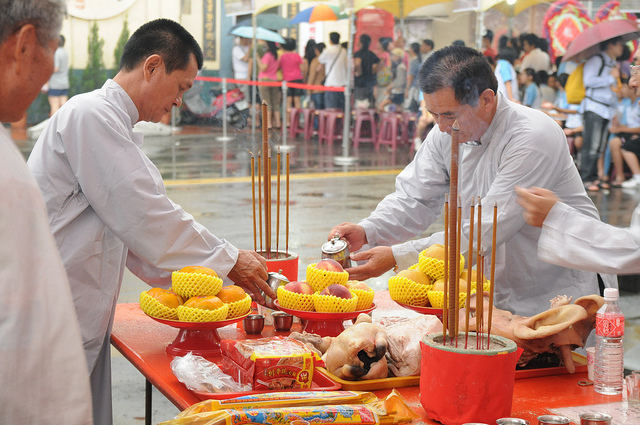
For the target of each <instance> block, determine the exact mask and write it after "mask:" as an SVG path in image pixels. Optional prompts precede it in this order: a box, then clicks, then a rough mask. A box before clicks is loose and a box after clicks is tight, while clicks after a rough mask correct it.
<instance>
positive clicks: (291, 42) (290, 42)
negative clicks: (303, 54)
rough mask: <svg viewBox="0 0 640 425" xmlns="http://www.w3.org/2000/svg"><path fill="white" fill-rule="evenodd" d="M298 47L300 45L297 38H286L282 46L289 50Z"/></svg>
mask: <svg viewBox="0 0 640 425" xmlns="http://www.w3.org/2000/svg"><path fill="white" fill-rule="evenodd" d="M296 47H298V43H297V42H296V39H295V38H285V39H284V44H283V45H282V48H283V49H284V50H286V51H287V52H293V51H294V50H296Z"/></svg>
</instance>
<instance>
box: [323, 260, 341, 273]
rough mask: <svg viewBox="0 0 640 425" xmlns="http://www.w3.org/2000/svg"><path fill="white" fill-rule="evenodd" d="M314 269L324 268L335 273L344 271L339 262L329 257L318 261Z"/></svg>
mask: <svg viewBox="0 0 640 425" xmlns="http://www.w3.org/2000/svg"><path fill="white" fill-rule="evenodd" d="M316 269H320V270H326V271H329V272H337V273H342V272H343V271H344V269H343V268H342V265H340V263H338V262H337V261H336V260H332V259H330V258H326V259H324V260H321V261H318V264H316Z"/></svg>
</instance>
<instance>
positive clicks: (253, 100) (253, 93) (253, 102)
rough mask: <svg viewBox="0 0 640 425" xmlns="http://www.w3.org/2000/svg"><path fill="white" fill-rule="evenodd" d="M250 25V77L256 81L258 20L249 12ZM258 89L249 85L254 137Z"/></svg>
mask: <svg viewBox="0 0 640 425" xmlns="http://www.w3.org/2000/svg"><path fill="white" fill-rule="evenodd" d="M251 26H252V27H253V38H252V39H251V48H252V49H253V63H252V64H251V68H252V70H251V78H250V80H251V79H253V78H255V81H258V72H257V70H258V69H257V67H258V62H257V58H258V46H256V44H257V43H256V32H257V26H258V21H257V18H256V14H255V13H252V14H251ZM257 90H258V86H256V85H255V84H253V85H252V86H251V138H252V139H254V138H255V135H256V91H257Z"/></svg>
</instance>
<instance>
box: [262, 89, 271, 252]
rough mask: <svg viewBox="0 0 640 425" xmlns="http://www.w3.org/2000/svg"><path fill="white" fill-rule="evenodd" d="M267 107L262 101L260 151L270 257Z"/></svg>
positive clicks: (265, 225) (265, 226)
mask: <svg viewBox="0 0 640 425" xmlns="http://www.w3.org/2000/svg"><path fill="white" fill-rule="evenodd" d="M268 116H269V108H268V106H267V102H265V101H264V100H263V101H262V153H263V155H264V162H263V164H262V166H263V167H264V173H263V174H264V188H263V189H264V230H265V250H266V251H267V253H266V257H267V258H271V197H270V189H271V176H270V174H269V171H270V169H269V166H270V165H271V164H270V154H269V127H268Z"/></svg>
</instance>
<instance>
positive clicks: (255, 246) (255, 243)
mask: <svg viewBox="0 0 640 425" xmlns="http://www.w3.org/2000/svg"><path fill="white" fill-rule="evenodd" d="M249 154H250V155H251V213H252V215H253V250H254V251H257V250H258V239H257V234H256V170H255V158H254V157H253V152H251V151H249Z"/></svg>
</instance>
